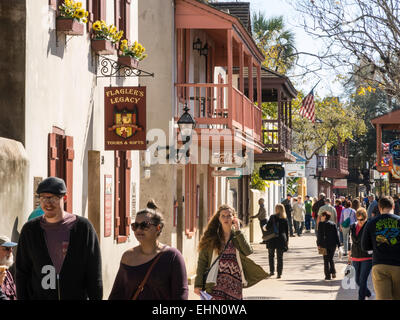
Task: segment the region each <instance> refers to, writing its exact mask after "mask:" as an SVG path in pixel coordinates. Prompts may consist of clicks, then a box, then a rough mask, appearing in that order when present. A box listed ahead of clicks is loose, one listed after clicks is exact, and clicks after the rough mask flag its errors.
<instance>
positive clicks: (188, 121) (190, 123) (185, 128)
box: [177, 103, 196, 144]
mask: <svg viewBox="0 0 400 320" xmlns="http://www.w3.org/2000/svg"><path fill="white" fill-rule="evenodd" d="M189 110H190V109H189V108H188V107H187V103H185V107H184V108H183V111H184V113H183V114H182V115H181V117H180V118H179V120H178V122H177V123H178V126H179V131H180V133H181V136H182V141H183V144H186V143H187V142H189V141H190V139H191V138H192V134H193V129H194V128H195V127H196V121H194V119H193V118H192V116H191V115H190V113H189V112H188V111H189ZM184 138H185V139H184Z"/></svg>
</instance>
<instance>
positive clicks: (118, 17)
mask: <svg viewBox="0 0 400 320" xmlns="http://www.w3.org/2000/svg"><path fill="white" fill-rule="evenodd" d="M130 12H131V0H114V13H115V14H114V17H115V21H114V24H115V26H116V27H117V30H119V31H121V30H122V31H124V35H123V36H122V37H123V38H124V39H127V40H130V20H131V18H130Z"/></svg>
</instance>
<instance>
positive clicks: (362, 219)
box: [357, 218, 365, 221]
mask: <svg viewBox="0 0 400 320" xmlns="http://www.w3.org/2000/svg"><path fill="white" fill-rule="evenodd" d="M357 220H358V221H364V220H365V219H364V218H361V219H358V218H357Z"/></svg>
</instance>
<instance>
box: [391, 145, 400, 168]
mask: <svg viewBox="0 0 400 320" xmlns="http://www.w3.org/2000/svg"><path fill="white" fill-rule="evenodd" d="M389 153H390V154H391V155H392V159H393V164H394V165H397V166H399V165H400V140H395V141H392V142H391V143H390V145H389Z"/></svg>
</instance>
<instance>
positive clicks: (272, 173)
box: [259, 164, 285, 181]
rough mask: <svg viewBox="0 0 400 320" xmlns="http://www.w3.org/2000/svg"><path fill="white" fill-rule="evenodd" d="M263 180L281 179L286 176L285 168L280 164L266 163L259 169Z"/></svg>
mask: <svg viewBox="0 0 400 320" xmlns="http://www.w3.org/2000/svg"><path fill="white" fill-rule="evenodd" d="M259 175H260V178H261V179H263V180H272V181H274V180H281V179H282V178H284V177H285V169H284V168H283V167H282V165H280V164H264V165H263V166H261V168H260V171H259Z"/></svg>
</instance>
